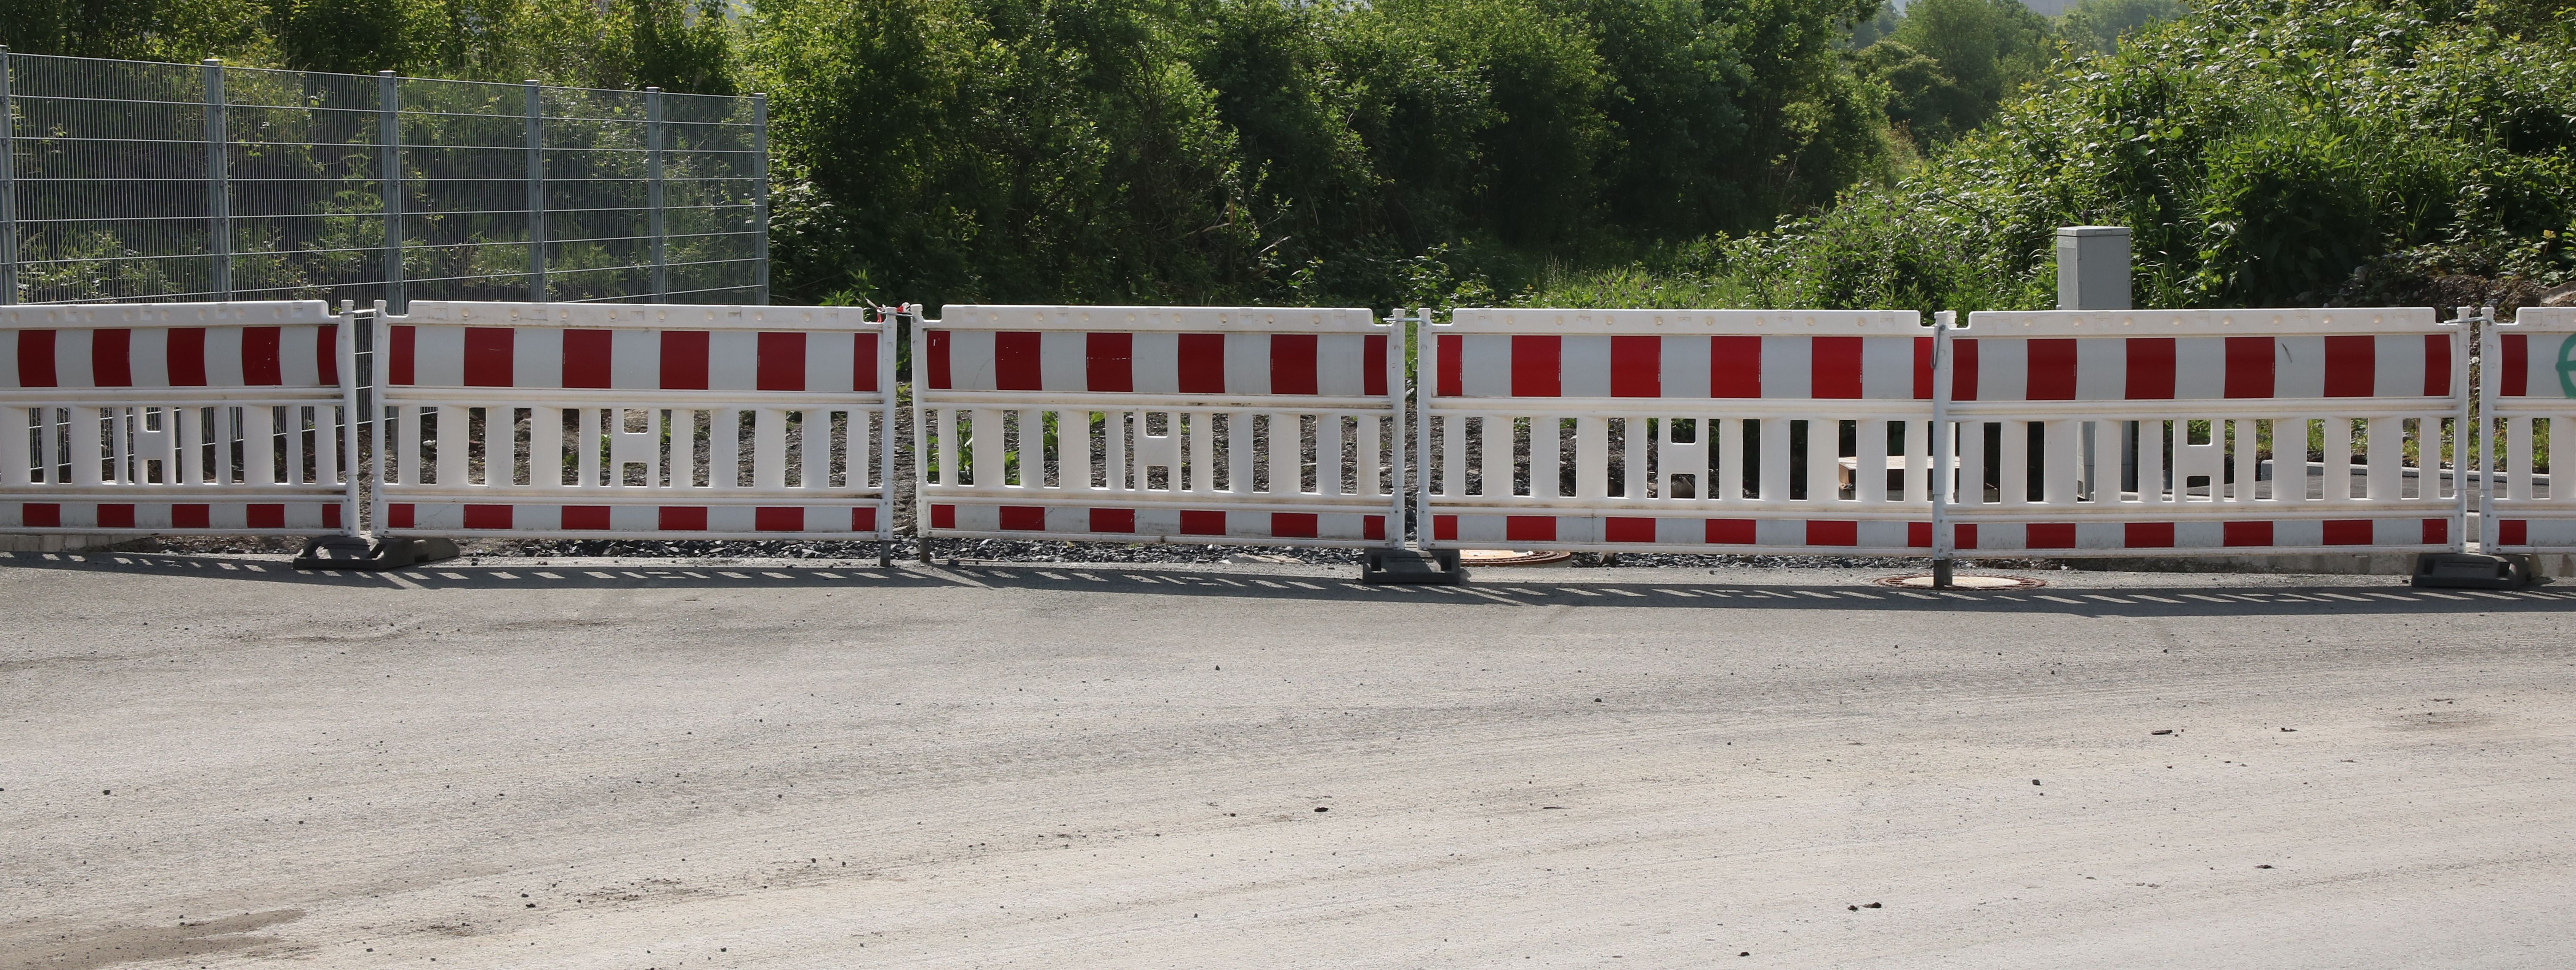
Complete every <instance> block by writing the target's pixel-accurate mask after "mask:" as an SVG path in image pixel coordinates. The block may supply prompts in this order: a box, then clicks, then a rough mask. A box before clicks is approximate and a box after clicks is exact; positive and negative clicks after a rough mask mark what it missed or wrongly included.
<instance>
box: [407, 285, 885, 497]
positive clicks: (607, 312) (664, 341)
mask: <svg viewBox="0 0 2576 970" xmlns="http://www.w3.org/2000/svg"><path fill="white" fill-rule="evenodd" d="M410 309H411V313H410V315H409V316H400V317H387V316H379V317H378V319H377V321H376V344H375V346H376V347H377V348H378V352H377V354H378V359H379V361H381V363H380V365H379V367H380V370H379V377H380V380H379V381H378V385H379V391H378V399H377V400H378V405H379V407H380V408H381V412H380V413H381V415H382V422H383V423H382V425H381V426H380V427H381V428H382V430H381V431H380V434H382V435H383V440H384V441H385V444H384V445H383V446H381V447H379V448H378V449H377V452H376V453H377V464H376V472H377V482H378V486H377V488H376V492H375V503H374V504H375V509H374V512H373V523H374V526H375V529H376V531H377V532H378V533H380V534H387V535H435V536H449V537H460V536H512V537H522V538H641V539H858V540H871V539H872V540H878V541H885V540H888V539H890V538H891V537H892V535H893V533H892V531H891V530H892V526H893V521H892V520H893V515H892V507H891V506H890V504H889V503H890V502H891V497H890V496H891V490H890V489H888V488H887V487H886V485H887V483H888V481H890V479H891V477H892V474H893V456H892V455H891V454H890V453H889V450H888V449H887V448H886V447H885V445H886V443H887V442H889V441H891V440H893V435H892V433H891V432H892V431H893V429H894V354H893V346H892V343H891V338H890V334H889V328H888V327H887V326H886V325H885V324H884V323H883V322H880V321H874V320H869V319H867V311H866V310H864V309H863V308H856V307H770V306H620V305H609V304H588V303H581V304H573V303H450V302H432V301H416V302H414V303H413V304H412V305H411V308H410Z"/></svg>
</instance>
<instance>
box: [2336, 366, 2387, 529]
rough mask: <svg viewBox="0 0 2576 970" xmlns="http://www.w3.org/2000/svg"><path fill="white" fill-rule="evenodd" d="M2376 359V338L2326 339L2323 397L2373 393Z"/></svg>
mask: <svg viewBox="0 0 2576 970" xmlns="http://www.w3.org/2000/svg"><path fill="white" fill-rule="evenodd" d="M2378 359H2379V338H2377V337H2350V336H2345V337H2327V338H2326V396H2327V397H2369V396H2371V395H2372V394H2374V393H2376V392H2377V390H2376V389H2377V385H2378V383H2379V370H2378ZM2328 544H2329V545H2332V544H2333V543H2328Z"/></svg>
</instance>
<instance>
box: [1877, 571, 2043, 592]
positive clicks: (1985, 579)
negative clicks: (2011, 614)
mask: <svg viewBox="0 0 2576 970" xmlns="http://www.w3.org/2000/svg"><path fill="white" fill-rule="evenodd" d="M1877 583H1878V584H1879V585H1881V586H1892V587H1895V588H1897V589H1931V588H1932V574H1931V573H1915V574H1913V575H1909V576H1887V577H1882V578H1880V579H1878V580H1877ZM2046 585H2048V584H2047V583H2043V582H2040V581H2039V580H2036V579H2026V578H2023V577H2020V576H1964V575H1952V576H1951V577H1950V588H1951V589H2037V588H2039V587H2042V586H2046Z"/></svg>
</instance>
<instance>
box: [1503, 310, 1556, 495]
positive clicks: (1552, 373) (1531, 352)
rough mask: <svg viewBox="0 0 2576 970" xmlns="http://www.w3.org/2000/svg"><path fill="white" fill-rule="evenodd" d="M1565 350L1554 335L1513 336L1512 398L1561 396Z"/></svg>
mask: <svg viewBox="0 0 2576 970" xmlns="http://www.w3.org/2000/svg"><path fill="white" fill-rule="evenodd" d="M1564 350H1565V341H1564V340H1562V339H1559V338H1558V337H1556V336H1555V335H1554V334H1535V335H1529V336H1516V337H1513V338H1512V396H1513V397H1558V396H1561V395H1562V394H1563V393H1564V387H1565V385H1564V383H1563V382H1562V381H1561V380H1560V379H1559V377H1558V375H1559V373H1560V372H1561V371H1562V369H1563V358H1564ZM1549 528H1551V529H1553V528H1554V526H1550V527H1549Z"/></svg>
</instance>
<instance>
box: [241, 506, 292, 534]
mask: <svg viewBox="0 0 2576 970" xmlns="http://www.w3.org/2000/svg"><path fill="white" fill-rule="evenodd" d="M242 524H243V525H245V526H248V527H250V528H253V529H283V528H286V506H283V505H268V504H261V505H245V506H243V507H242Z"/></svg>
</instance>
